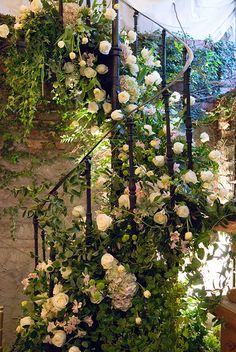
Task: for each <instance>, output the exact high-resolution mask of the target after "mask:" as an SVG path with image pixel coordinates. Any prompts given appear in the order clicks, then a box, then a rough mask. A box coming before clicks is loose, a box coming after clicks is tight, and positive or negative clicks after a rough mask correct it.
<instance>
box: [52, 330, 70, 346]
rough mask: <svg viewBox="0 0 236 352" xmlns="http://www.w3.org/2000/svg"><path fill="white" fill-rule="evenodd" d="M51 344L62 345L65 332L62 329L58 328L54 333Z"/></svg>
mask: <svg viewBox="0 0 236 352" xmlns="http://www.w3.org/2000/svg"><path fill="white" fill-rule="evenodd" d="M51 342H52V344H53V345H54V346H56V347H62V346H63V345H64V344H65V342H66V333H65V331H63V330H58V331H56V332H55V333H54V336H53V338H52V340H51Z"/></svg>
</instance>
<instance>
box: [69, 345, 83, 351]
mask: <svg viewBox="0 0 236 352" xmlns="http://www.w3.org/2000/svg"><path fill="white" fill-rule="evenodd" d="M68 352H81V350H80V349H79V347H76V346H72V347H71V348H70V349H69V351H68Z"/></svg>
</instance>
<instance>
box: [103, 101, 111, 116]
mask: <svg viewBox="0 0 236 352" xmlns="http://www.w3.org/2000/svg"><path fill="white" fill-rule="evenodd" d="M102 107H103V110H104V112H105V114H110V112H111V111H112V105H111V103H104V104H103V105H102Z"/></svg>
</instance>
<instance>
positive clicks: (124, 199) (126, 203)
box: [118, 194, 130, 209]
mask: <svg viewBox="0 0 236 352" xmlns="http://www.w3.org/2000/svg"><path fill="white" fill-rule="evenodd" d="M118 203H119V207H120V208H121V207H124V208H126V209H130V200H129V195H128V194H122V195H121V196H120V197H119V199H118Z"/></svg>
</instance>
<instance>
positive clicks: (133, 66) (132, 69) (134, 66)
mask: <svg viewBox="0 0 236 352" xmlns="http://www.w3.org/2000/svg"><path fill="white" fill-rule="evenodd" d="M129 69H130V72H131V74H132V75H133V76H137V73H138V72H139V67H138V65H137V64H131V65H129Z"/></svg>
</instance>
